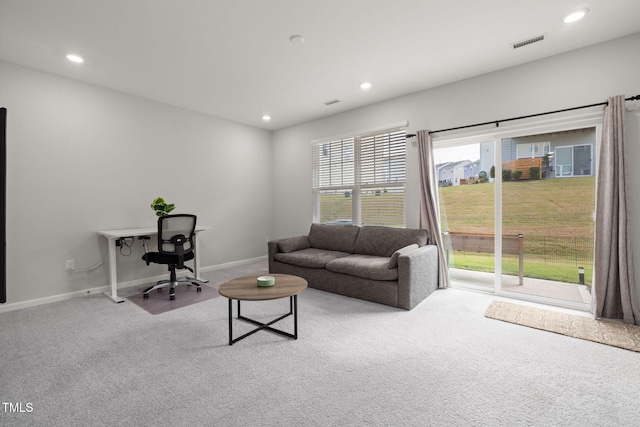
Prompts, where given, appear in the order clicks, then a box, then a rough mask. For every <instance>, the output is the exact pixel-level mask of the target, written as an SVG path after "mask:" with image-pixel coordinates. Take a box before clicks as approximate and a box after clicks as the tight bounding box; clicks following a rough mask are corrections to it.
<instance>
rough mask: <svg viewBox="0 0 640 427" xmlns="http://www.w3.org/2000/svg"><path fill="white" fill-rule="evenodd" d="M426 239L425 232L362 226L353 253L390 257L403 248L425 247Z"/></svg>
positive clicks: (426, 234)
mask: <svg viewBox="0 0 640 427" xmlns="http://www.w3.org/2000/svg"><path fill="white" fill-rule="evenodd" d="M428 237H429V236H428V233H427V230H419V229H411V228H394V227H381V226H374V225H370V226H364V227H361V228H360V232H359V233H358V238H357V239H356V244H355V248H354V250H353V253H356V254H364V255H375V256H384V257H390V256H392V255H393V253H394V252H395V251H397V250H398V249H401V248H404V247H405V246H409V245H412V244H416V245H418V246H424V245H426V244H427V241H428Z"/></svg>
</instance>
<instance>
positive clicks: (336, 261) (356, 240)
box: [268, 224, 438, 310]
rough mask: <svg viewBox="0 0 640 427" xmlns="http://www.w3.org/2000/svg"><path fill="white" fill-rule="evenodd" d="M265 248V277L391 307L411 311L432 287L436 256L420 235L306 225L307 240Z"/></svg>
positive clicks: (388, 229) (384, 229)
mask: <svg viewBox="0 0 640 427" xmlns="http://www.w3.org/2000/svg"><path fill="white" fill-rule="evenodd" d="M268 248H269V272H270V273H273V274H275V273H282V274H293V275H296V276H300V277H303V278H305V279H306V280H307V282H308V283H309V286H310V287H312V288H316V289H321V290H323V291H328V292H334V293H337V294H341V295H346V296H349V297H354V298H360V299H363V300H367V301H372V302H376V303H380V304H386V305H390V306H392V307H398V308H403V309H406V310H411V309H412V308H414V307H415V306H416V305H418V304H419V303H420V301H422V300H424V299H425V298H426V297H427V296H429V294H431V292H433V291H434V290H435V289H436V288H437V286H438V252H437V248H436V247H435V246H434V245H429V244H428V235H427V231H426V230H414V229H405V228H392V227H380V226H363V227H358V226H353V225H327V224H312V225H311V229H310V230H309V234H308V235H307V236H298V237H291V238H287V239H280V240H273V241H270V242H269V243H268Z"/></svg>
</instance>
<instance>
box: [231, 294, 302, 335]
mask: <svg viewBox="0 0 640 427" xmlns="http://www.w3.org/2000/svg"><path fill="white" fill-rule="evenodd" d="M237 301H238V319H239V320H244V321H246V322H249V323H251V324H254V325H256V326H258V327H257V328H255V329H253V330H251V331H249V332H247V333H246V334H244V335H242V336H239V337H237V338H233V329H232V318H233V304H232V299H229V345H233V344H234V343H236V342H238V341H240V340H242V339H244V338H246V337H248V336H249V335H253V334H255V333H256V332H258V331H261V330H263V329H264V330H266V331H269V332H273V333H276V334H279V335H282V336H285V337H287V338H293V339H295V340H297V339H298V298H297V295H293V296H290V297H289V312H288V313H286V314H284V315H282V316H280V317H278V318H276V319H273V320H271V321H270V322H267V323H262V322H259V321H257V320H254V319H250V318H248V317H245V316H242V314H241V311H240V300H237ZM291 315H293V331H294V333H293V334H291V333H289V332H285V331H282V330H280V329H276V328H272V327H271V325H272V324H274V323H276V322H279V321H280V320H282V319H284V318H286V317H289V316H291Z"/></svg>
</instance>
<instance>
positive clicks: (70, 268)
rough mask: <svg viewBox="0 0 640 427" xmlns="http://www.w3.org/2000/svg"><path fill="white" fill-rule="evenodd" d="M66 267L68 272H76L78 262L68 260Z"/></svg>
mask: <svg viewBox="0 0 640 427" xmlns="http://www.w3.org/2000/svg"><path fill="white" fill-rule="evenodd" d="M65 265H66V266H65V269H66V270H67V271H73V270H75V269H76V260H75V259H68V260H67V261H66V264H65Z"/></svg>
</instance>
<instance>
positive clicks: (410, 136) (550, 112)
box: [406, 95, 640, 138]
mask: <svg viewBox="0 0 640 427" xmlns="http://www.w3.org/2000/svg"><path fill="white" fill-rule="evenodd" d="M639 100H640V95H636V96H632V97H631V98H626V99H625V101H639ZM608 104H609V101H605V102H599V103H597V104H590V105H582V106H580V107H573V108H565V109H562V110H555V111H547V112H546V113H538V114H530V115H528V116H520V117H512V118H510V119H502V120H493V121H490V122H484V123H476V124H474V125H466V126H458V127H454V128H448V129H440V130H432V131H429V135H431V134H434V133H439V132H448V131H450V130H458V129H467V128H472V127H476V126H486V125H492V124H495V125H496V127H499V126H500V123H503V122H510V121H513V120H522V119H528V118H531V117H538V116H546V115H548V114H556V113H564V112H566V111H573V110H580V109H582V108H590V107H597V106H599V105H608ZM414 136H416V134H415V133H410V134H407V136H406V137H407V138H413V137H414Z"/></svg>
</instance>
